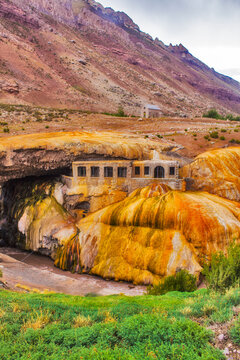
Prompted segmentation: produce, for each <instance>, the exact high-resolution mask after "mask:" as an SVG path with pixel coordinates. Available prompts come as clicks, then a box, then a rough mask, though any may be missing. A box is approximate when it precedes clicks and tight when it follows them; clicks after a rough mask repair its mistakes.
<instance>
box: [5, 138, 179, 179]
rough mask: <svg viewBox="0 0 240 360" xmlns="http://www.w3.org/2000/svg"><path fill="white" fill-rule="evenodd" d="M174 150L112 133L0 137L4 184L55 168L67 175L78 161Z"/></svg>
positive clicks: (147, 155) (143, 156)
mask: <svg viewBox="0 0 240 360" xmlns="http://www.w3.org/2000/svg"><path fill="white" fill-rule="evenodd" d="M171 149H174V145H171V144H168V143H161V142H155V141H151V140H149V139H142V138H138V137H134V136H132V137H129V136H128V137H126V136H124V135H122V134H119V133H112V132H111V133H101V132H99V133H87V132H77V131H75V132H59V133H46V134H44V133H41V134H30V135H23V136H11V137H6V138H2V139H0V183H3V182H5V181H8V180H10V179H14V178H24V177H26V176H39V175H45V174H48V173H51V172H52V173H54V171H58V174H63V173H64V169H66V168H68V169H71V166H72V162H73V161H76V160H95V159H104V158H105V159H110V158H119V159H151V157H152V153H153V151H154V150H155V151H157V152H159V153H161V152H164V151H170V150H171ZM163 156H164V155H163ZM165 157H167V155H165ZM167 158H170V159H171V157H170V156H168V157H167ZM61 170H62V171H63V172H61Z"/></svg>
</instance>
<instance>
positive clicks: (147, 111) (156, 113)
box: [141, 104, 161, 119]
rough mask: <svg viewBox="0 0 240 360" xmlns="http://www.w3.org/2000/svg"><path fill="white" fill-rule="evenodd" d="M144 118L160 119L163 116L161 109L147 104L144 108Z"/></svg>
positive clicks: (142, 114)
mask: <svg viewBox="0 0 240 360" xmlns="http://www.w3.org/2000/svg"><path fill="white" fill-rule="evenodd" d="M141 116H142V118H146V119H148V118H158V117H160V116H161V109H160V108H159V107H158V106H157V105H151V104H146V105H144V106H143V108H142V113H141Z"/></svg>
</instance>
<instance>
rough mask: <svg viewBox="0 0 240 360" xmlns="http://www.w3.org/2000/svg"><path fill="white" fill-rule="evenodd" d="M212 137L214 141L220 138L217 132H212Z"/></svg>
mask: <svg viewBox="0 0 240 360" xmlns="http://www.w3.org/2000/svg"><path fill="white" fill-rule="evenodd" d="M209 135H210V137H211V138H213V139H217V138H218V132H217V131H212V132H210V134H209Z"/></svg>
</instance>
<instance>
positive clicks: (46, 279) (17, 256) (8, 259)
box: [0, 248, 146, 296]
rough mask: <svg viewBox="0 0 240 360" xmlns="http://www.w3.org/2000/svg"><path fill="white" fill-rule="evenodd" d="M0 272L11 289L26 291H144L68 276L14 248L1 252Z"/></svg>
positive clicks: (46, 260)
mask: <svg viewBox="0 0 240 360" xmlns="http://www.w3.org/2000/svg"><path fill="white" fill-rule="evenodd" d="M0 269H1V270H2V272H3V278H2V281H3V282H5V283H6V284H7V285H8V287H9V288H10V289H12V290H24V288H25V289H28V288H29V289H38V290H40V291H44V290H48V291H54V292H59V293H65V294H69V295H82V296H84V295H86V294H89V293H94V294H98V295H113V294H125V295H128V296H136V295H142V294H144V292H145V291H146V288H145V287H144V286H134V285H132V284H129V283H124V282H114V281H106V280H103V279H101V278H99V277H96V276H90V275H79V274H71V273H70V272H68V271H62V270H60V269H57V268H55V267H54V264H53V261H52V260H51V259H49V258H47V257H45V256H41V255H36V254H32V253H28V252H26V251H21V250H18V249H13V248H1V249H0Z"/></svg>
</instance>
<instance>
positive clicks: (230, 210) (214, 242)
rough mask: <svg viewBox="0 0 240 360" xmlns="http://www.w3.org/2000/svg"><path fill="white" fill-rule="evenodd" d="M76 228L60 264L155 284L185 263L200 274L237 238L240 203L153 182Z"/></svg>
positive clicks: (110, 276) (57, 260)
mask: <svg viewBox="0 0 240 360" xmlns="http://www.w3.org/2000/svg"><path fill="white" fill-rule="evenodd" d="M77 227H78V228H79V231H80V233H79V236H78V239H77V238H75V240H74V242H73V241H69V242H67V243H66V244H65V246H63V247H62V249H60V250H59V252H58V256H57V259H56V261H55V264H56V265H57V266H59V267H61V268H63V269H66V268H73V267H74V266H77V267H78V268H81V269H82V271H83V272H90V273H91V274H95V275H99V276H102V277H103V278H106V279H114V280H125V281H130V282H134V283H136V284H153V283H156V282H158V281H159V280H160V279H161V278H163V277H164V276H167V275H170V274H174V273H175V272H176V271H177V270H178V269H182V268H184V269H187V270H188V271H190V272H191V273H194V274H198V273H199V272H200V270H201V265H202V262H203V261H204V260H207V259H209V258H210V256H211V254H212V253H213V252H215V251H218V250H225V249H226V248H227V246H228V245H229V243H230V242H231V241H232V240H234V239H238V238H239V235H240V204H238V203H236V202H232V201H229V200H226V199H222V198H220V197H218V196H215V195H211V194H208V193H206V192H196V193H194V192H180V191H172V190H170V189H169V188H168V187H166V186H159V185H158V186H156V185H152V186H150V187H147V188H143V189H141V190H137V191H135V192H133V193H132V194H131V195H130V196H129V197H128V198H126V199H125V200H123V201H121V202H119V203H117V204H114V205H110V206H108V207H106V208H104V209H102V210H100V211H98V212H96V213H93V214H91V215H89V216H88V217H86V218H85V219H82V220H81V221H80V222H79V223H78V224H77ZM77 244H80V247H78V248H77V247H76V246H77ZM76 248H77V251H76ZM71 249H73V253H72V252H71ZM71 258H72V259H79V263H75V264H73V263H72V262H71ZM66 264H67V265H66Z"/></svg>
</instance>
